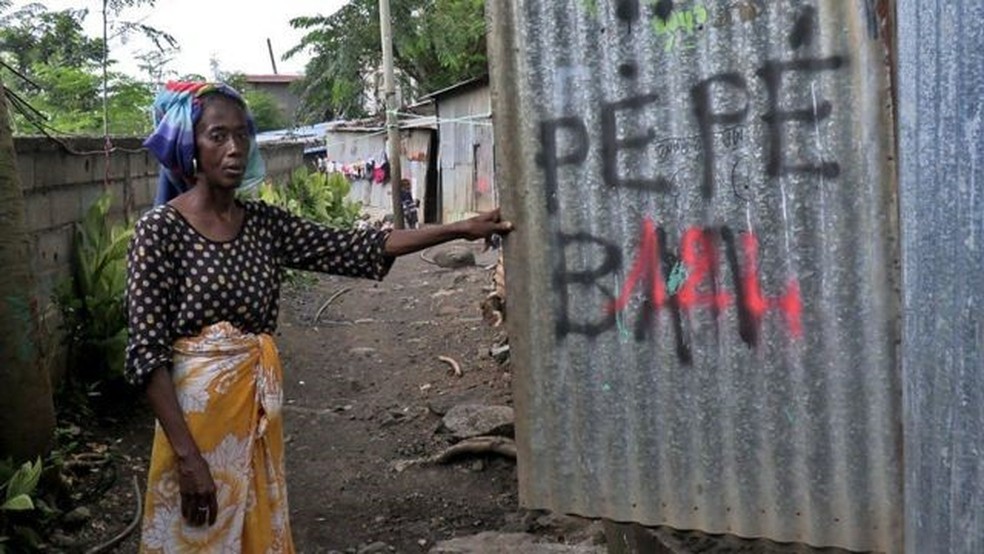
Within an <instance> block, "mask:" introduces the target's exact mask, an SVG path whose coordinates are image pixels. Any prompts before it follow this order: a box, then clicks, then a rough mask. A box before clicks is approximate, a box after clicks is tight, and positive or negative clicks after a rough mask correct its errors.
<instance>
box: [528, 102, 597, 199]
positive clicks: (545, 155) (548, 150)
mask: <svg viewBox="0 0 984 554" xmlns="http://www.w3.org/2000/svg"><path fill="white" fill-rule="evenodd" d="M561 129H564V130H566V131H567V132H568V133H569V134H571V135H572V137H571V139H572V141H573V142H574V145H575V146H574V149H573V150H572V151H571V152H568V153H567V154H565V155H563V156H559V154H558V152H557V149H558V148H559V146H558V144H557V135H558V132H559V131H560V130H561ZM587 157H588V128H587V127H585V125H584V121H582V120H581V118H579V117H573V116H571V117H562V118H559V119H552V120H549V121H544V122H543V123H541V124H540V155H539V156H538V158H537V161H538V162H539V164H540V166H541V167H542V168H543V173H544V189H545V191H546V194H547V211H548V212H550V213H551V214H553V213H556V212H557V179H558V177H557V169H558V168H559V167H560V166H562V165H580V164H581V163H582V162H584V160H586V159H587Z"/></svg>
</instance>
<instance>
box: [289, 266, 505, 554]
mask: <svg viewBox="0 0 984 554" xmlns="http://www.w3.org/2000/svg"><path fill="white" fill-rule="evenodd" d="M493 261H494V257H492V256H491V255H479V256H478V262H479V264H482V263H483V262H486V263H488V262H493ZM489 278H490V277H489V272H488V271H487V270H483V269H481V265H479V266H476V267H470V268H462V269H457V270H447V269H441V268H438V267H436V266H433V265H431V264H428V263H426V262H425V261H423V260H422V259H421V258H420V257H419V256H407V257H404V258H402V259H400V260H398V261H397V263H396V265H395V266H394V268H393V270H392V272H391V273H390V275H389V277H388V278H387V279H386V280H385V281H383V282H382V283H375V282H369V281H356V280H351V279H343V278H337V277H324V278H321V279H320V280H319V281H318V283H317V284H316V285H314V286H312V287H310V288H308V289H306V290H301V291H296V292H294V293H293V294H291V295H289V297H288V298H287V299H286V300H287V301H286V302H285V308H287V309H286V315H285V318H284V322H283V324H282V327H281V336H280V337H279V345H280V348H281V351H282V355H283V358H284V365H285V368H286V369H285V370H286V371H287V375H288V378H287V379H286V381H287V382H286V386H285V396H286V400H285V401H286V403H287V408H286V416H285V417H286V426H287V433H288V436H287V440H288V462H287V471H288V479H289V495H290V505H291V521H292V525H293V528H294V538H295V540H296V542H297V545H298V547H299V549H300V550H302V551H304V552H329V551H331V550H333V549H334V550H339V551H344V550H345V549H346V548H351V547H357V546H358V545H360V544H366V543H372V542H376V541H382V542H385V543H387V544H389V545H390V546H393V547H395V548H396V549H397V550H398V551H400V552H422V551H426V550H427V549H429V548H430V547H431V546H432V545H433V544H434V542H435V541H437V540H442V539H445V538H449V537H452V536H455V535H460V534H470V533H474V532H478V531H481V530H486V529H499V528H500V527H502V526H503V524H504V523H505V516H506V514H508V513H511V512H514V511H515V510H516V506H517V498H516V475H515V464H514V463H513V462H512V461H506V460H501V459H496V458H489V459H485V460H467V461H463V462H461V463H459V464H457V465H449V466H430V467H427V466H423V467H421V466H415V467H411V468H409V469H407V470H405V471H403V472H396V471H395V470H394V468H393V466H394V464H395V463H396V462H398V461H400V460H406V459H411V458H417V457H421V456H426V455H430V454H433V453H436V452H439V451H440V450H442V449H443V448H444V447H446V446H447V445H448V444H449V443H448V441H447V440H446V439H444V438H442V437H441V436H438V435H436V434H435V429H436V428H437V427H438V425H439V423H440V417H438V416H437V415H435V414H434V413H432V411H431V410H430V409H429V408H428V405H429V404H430V405H432V407H434V408H436V409H437V410H438V411H440V410H441V406H447V405H450V404H454V403H456V402H460V401H464V400H469V401H474V402H479V403H485V404H508V403H509V401H510V400H509V398H510V396H509V380H508V374H506V373H505V372H504V370H503V368H501V367H500V366H499V365H498V364H497V363H496V362H495V361H494V360H493V359H492V358H491V357H490V355H489V353H488V350H489V347H490V346H491V345H492V344H493V341H494V339H495V335H496V331H495V330H494V329H492V328H490V327H489V326H488V325H486V324H485V323H484V322H483V321H482V320H481V313H480V310H479V302H480V301H481V299H482V297H483V296H484V294H483V293H482V290H481V289H482V287H483V286H485V285H487V284H488V283H489ZM345 288H351V290H350V291H349V292H346V293H344V294H343V295H342V296H339V297H337V298H336V300H335V301H334V302H333V303H332V304H331V305H330V306H328V307H327V308H326V309H325V310H324V312H323V313H322V314H321V316H320V318H319V320H318V323H317V324H315V322H314V317H315V315H316V313H317V311H318V309H319V308H320V307H321V305H322V304H323V303H324V301H326V300H327V299H328V298H330V297H331V296H332V295H333V294H335V293H337V292H338V291H340V290H343V289H345ZM438 356H449V357H451V358H453V359H455V360H456V361H458V362H459V363H460V364H461V368H462V370H463V373H464V375H463V376H462V377H455V376H454V375H453V373H452V371H451V369H450V367H449V366H448V365H447V364H445V363H443V362H441V361H439V360H438V359H437V357H438Z"/></svg>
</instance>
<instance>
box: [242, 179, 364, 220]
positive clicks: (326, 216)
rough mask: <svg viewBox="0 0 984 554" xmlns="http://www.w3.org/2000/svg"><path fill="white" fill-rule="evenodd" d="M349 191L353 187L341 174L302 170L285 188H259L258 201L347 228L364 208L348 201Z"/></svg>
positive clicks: (268, 185)
mask: <svg viewBox="0 0 984 554" xmlns="http://www.w3.org/2000/svg"><path fill="white" fill-rule="evenodd" d="M350 190H351V185H350V184H349V182H348V180H347V179H345V176H343V175H341V174H340V173H331V174H325V173H321V172H313V173H312V172H310V171H308V169H307V168H304V167H302V168H299V169H297V170H295V171H294V173H293V174H291V176H290V180H289V181H287V183H285V184H283V185H279V186H278V185H275V184H272V183H269V182H267V183H263V184H262V185H260V190H259V198H260V200H263V201H264V202H268V203H270V204H273V205H275V206H280V207H281V208H284V209H285V210H287V211H289V212H291V213H293V214H295V215H298V216H301V217H304V218H307V219H310V220H312V221H316V222H318V223H321V224H324V225H328V226H329V227H335V228H339V229H348V228H351V227H352V226H353V225H355V220H356V219H357V218H358V217H359V213H360V212H361V211H362V207H361V205H359V204H358V203H356V202H351V201H349V200H347V197H348V194H349V191H350Z"/></svg>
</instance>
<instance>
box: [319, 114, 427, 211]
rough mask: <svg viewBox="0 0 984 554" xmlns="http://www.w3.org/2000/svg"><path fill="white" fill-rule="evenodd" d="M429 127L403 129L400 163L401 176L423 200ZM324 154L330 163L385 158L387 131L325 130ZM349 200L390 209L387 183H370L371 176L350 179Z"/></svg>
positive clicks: (390, 201) (416, 195)
mask: <svg viewBox="0 0 984 554" xmlns="http://www.w3.org/2000/svg"><path fill="white" fill-rule="evenodd" d="M432 133H433V131H432V130H430V129H423V128H422V129H410V130H405V131H402V140H403V142H402V145H401V147H402V152H403V158H402V163H401V165H400V169H401V172H402V173H403V176H404V177H405V178H407V179H410V184H411V190H412V191H413V196H414V198H418V199H420V200H421V201H422V203H423V201H425V193H426V189H427V170H428V168H429V160H430V156H431V153H430V142H431V135H432ZM325 156H326V157H327V159H328V161H329V162H334V163H336V164H339V165H351V164H365V163H366V162H369V161H372V162H373V163H377V162H380V161H381V160H384V159H386V132H385V131H380V130H378V129H367V130H365V131H353V130H346V131H328V132H327V133H326V134H325ZM351 183H352V190H351V192H349V200H352V201H353V202H362V204H363V205H365V206H370V207H372V208H377V209H381V210H392V207H393V200H392V197H391V196H390V185H389V183H388V182H387V183H383V184H380V183H373V182H372V181H371V179H353V180H352V181H351Z"/></svg>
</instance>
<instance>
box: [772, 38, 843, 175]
mask: <svg viewBox="0 0 984 554" xmlns="http://www.w3.org/2000/svg"><path fill="white" fill-rule="evenodd" d="M844 65H845V60H844V58H843V57H841V56H831V57H829V58H820V59H802V60H792V61H776V60H769V61H767V62H765V65H763V66H762V68H761V69H759V70H758V71H757V72H756V74H757V75H758V76H759V77H760V78H762V80H763V81H765V86H766V88H767V89H768V91H769V112H768V113H766V114H765V115H763V116H762V120H763V121H765V122H766V123H768V124H769V139H770V140H769V157H768V167H767V168H766V173H767V174H768V175H769V176H770V177H778V176H780V175H786V174H789V173H806V174H811V175H823V176H824V177H828V178H834V177H837V176H838V175H840V165H839V164H837V163H836V162H829V161H821V162H820V163H805V164H798V165H788V164H787V163H786V160H785V159H784V158H783V151H784V150H785V149H786V148H785V145H784V144H783V142H784V140H783V136H784V131H785V129H783V124H785V123H787V122H802V123H816V122H818V121H823V120H824V119H827V118H828V117H830V113H831V111H832V109H833V108H832V107H831V105H830V102H827V101H825V100H818V101H817V102H815V105H811V106H807V107H804V108H800V109H785V110H783V109H780V107H779V104H780V98H781V97H782V88H783V87H782V82H783V79H782V78H783V75H784V74H786V73H793V72H817V71H832V70H836V69H840V68H841V67H843V66H844Z"/></svg>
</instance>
